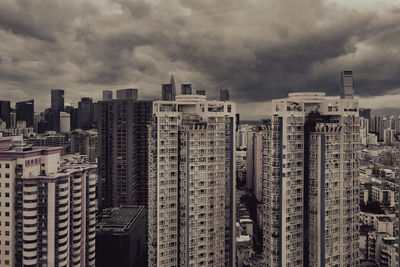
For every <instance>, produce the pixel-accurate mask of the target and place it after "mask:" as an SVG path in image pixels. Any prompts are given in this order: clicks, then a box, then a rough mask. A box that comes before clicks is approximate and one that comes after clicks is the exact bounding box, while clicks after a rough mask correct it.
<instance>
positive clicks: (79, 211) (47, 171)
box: [0, 137, 97, 266]
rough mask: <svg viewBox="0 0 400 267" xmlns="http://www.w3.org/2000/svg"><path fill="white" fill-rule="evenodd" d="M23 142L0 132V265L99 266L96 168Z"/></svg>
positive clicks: (55, 149)
mask: <svg viewBox="0 0 400 267" xmlns="http://www.w3.org/2000/svg"><path fill="white" fill-rule="evenodd" d="M18 141H20V142H19V143H18ZM21 141H22V140H13V138H11V137H0V170H1V176H2V177H1V180H2V182H1V183H2V185H3V186H2V187H1V188H0V192H1V196H0V204H1V206H0V210H1V235H0V242H1V243H0V244H1V245H0V248H1V254H0V265H1V266H95V231H96V212H97V201H96V182H97V170H96V169H97V167H96V166H94V165H87V164H75V163H68V164H65V165H64V164H60V150H61V149H60V148H36V147H33V148H32V147H31V146H25V145H24V144H22V143H21ZM70 162H71V161H70ZM60 167H61V168H62V171H61V172H59V171H58V169H59V168H60ZM61 168H60V169H61Z"/></svg>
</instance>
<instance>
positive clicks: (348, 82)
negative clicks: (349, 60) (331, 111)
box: [340, 70, 354, 99]
mask: <svg viewBox="0 0 400 267" xmlns="http://www.w3.org/2000/svg"><path fill="white" fill-rule="evenodd" d="M353 83H354V78H353V71H351V70H345V71H342V72H341V73H340V98H341V99H345V98H351V99H352V98H354V86H353Z"/></svg>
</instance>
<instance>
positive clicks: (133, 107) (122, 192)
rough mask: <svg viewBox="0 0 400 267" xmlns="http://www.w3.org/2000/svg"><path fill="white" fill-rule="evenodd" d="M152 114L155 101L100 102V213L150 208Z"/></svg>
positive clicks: (127, 99) (131, 99) (124, 100)
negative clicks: (122, 208) (127, 207)
mask: <svg viewBox="0 0 400 267" xmlns="http://www.w3.org/2000/svg"><path fill="white" fill-rule="evenodd" d="M119 91H121V92H122V91H123V90H119ZM120 95H121V96H122V95H125V96H129V94H123V93H120ZM151 114H152V102H151V101H136V99H134V98H130V97H129V98H126V99H122V98H119V99H115V100H112V101H100V102H99V121H98V142H99V143H98V144H99V145H98V149H99V190H98V193H99V209H100V210H101V209H103V208H111V207H117V206H120V205H142V206H147V172H148V167H147V166H148V165H147V162H148V160H147V144H148V141H147V139H148V131H147V124H148V123H149V122H150V118H151Z"/></svg>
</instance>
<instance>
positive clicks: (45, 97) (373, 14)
mask: <svg viewBox="0 0 400 267" xmlns="http://www.w3.org/2000/svg"><path fill="white" fill-rule="evenodd" d="M344 69H346V70H347V69H348V70H353V71H354V75H355V78H356V84H355V88H356V94H358V95H359V96H360V104H361V106H365V107H366V106H368V107H371V108H388V107H391V108H394V107H399V108H400V104H399V103H400V0H391V1H389V0H379V1H378V0H377V1H373V0H359V1H356V0H348V1H344V0H341V1H322V0H279V1H276V0H269V1H268V0H218V1H216V0H202V1H199V0H168V1H166V0H148V1H131V0H68V1H65V0H34V1H31V0H1V1H0V99H6V100H12V101H19V100H27V99H30V98H34V99H35V101H36V102H35V109H36V110H37V111H41V110H43V109H44V108H46V107H48V106H50V89H52V88H62V89H64V90H65V102H66V104H69V103H72V104H74V105H76V104H77V101H78V99H80V98H81V97H84V96H89V97H93V98H94V99H95V100H97V99H100V97H101V91H102V90H103V89H120V88H139V96H140V97H141V98H145V99H151V98H153V97H160V94H161V89H160V88H161V83H167V82H168V81H169V76H170V75H171V74H174V76H175V79H176V82H177V83H178V86H179V84H180V83H192V84H193V88H194V89H195V90H196V89H206V92H207V95H208V96H209V97H210V98H216V97H217V95H218V92H219V89H220V88H229V89H230V90H231V100H233V101H235V102H237V103H238V110H239V112H240V113H241V116H242V118H247V119H258V118H262V117H264V116H265V115H268V114H269V113H270V110H269V104H268V102H269V101H270V100H271V99H274V98H281V97H285V96H286V95H287V93H288V92H292V91H325V92H327V94H328V95H337V94H338V92H339V87H338V81H339V72H340V71H341V70H344ZM177 91H178V92H180V88H179V87H178V88H177ZM373 96H378V97H375V98H371V97H373Z"/></svg>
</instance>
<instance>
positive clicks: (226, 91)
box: [219, 89, 229, 101]
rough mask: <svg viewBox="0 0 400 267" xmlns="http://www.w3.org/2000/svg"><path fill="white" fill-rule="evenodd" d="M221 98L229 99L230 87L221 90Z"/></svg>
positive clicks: (222, 99) (223, 99)
mask: <svg viewBox="0 0 400 267" xmlns="http://www.w3.org/2000/svg"><path fill="white" fill-rule="evenodd" d="M219 100H221V101H229V89H221V90H220V91H219Z"/></svg>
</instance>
